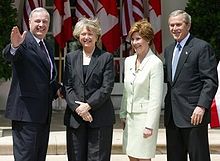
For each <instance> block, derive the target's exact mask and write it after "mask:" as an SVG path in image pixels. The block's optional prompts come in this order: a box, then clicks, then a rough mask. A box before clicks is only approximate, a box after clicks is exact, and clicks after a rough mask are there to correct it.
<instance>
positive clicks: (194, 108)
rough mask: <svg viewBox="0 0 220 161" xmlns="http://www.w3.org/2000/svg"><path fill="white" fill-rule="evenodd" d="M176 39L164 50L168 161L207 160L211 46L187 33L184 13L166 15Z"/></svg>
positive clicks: (212, 81)
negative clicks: (166, 89) (166, 88)
mask: <svg viewBox="0 0 220 161" xmlns="http://www.w3.org/2000/svg"><path fill="white" fill-rule="evenodd" d="M168 24H169V29H170V33H171V35H172V36H173V38H174V39H175V42H174V43H172V44H171V45H170V46H168V47H167V48H166V49H165V52H164V57H165V67H166V74H167V76H166V78H167V86H168V91H167V95H166V98H165V116H164V117H165V126H166V137H167V160H168V161H187V154H189V158H190V160H191V161H210V153H209V143H208V123H209V122H210V105H211V102H212V99H213V97H214V95H215V93H216V90H217V86H218V80H217V69H216V66H217V63H216V59H215V55H214V52H213V50H212V48H211V46H210V45H209V44H208V43H207V42H205V41H203V40H201V39H198V38H195V37H193V36H192V35H191V34H190V33H189V30H190V27H191V16H190V15H189V14H187V13H186V12H185V11H183V10H176V11H173V12H172V13H171V14H170V15H169V20H168Z"/></svg>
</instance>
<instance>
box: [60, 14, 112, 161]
mask: <svg viewBox="0 0 220 161" xmlns="http://www.w3.org/2000/svg"><path fill="white" fill-rule="evenodd" d="M73 35H74V37H75V38H76V39H77V40H78V41H79V42H80V44H81V46H82V48H80V49H78V50H76V51H74V52H71V53H68V54H67V55H66V62H65V76H64V86H65V92H66V101H67V108H66V112H65V116H64V124H65V125H66V127H67V155H68V160H69V161H109V160H110V155H111V146H112V133H113V124H114V122H115V114H114V108H113V104H112V101H111V92H112V89H113V86H114V68H113V55H112V54H110V53H108V52H105V51H103V50H101V49H99V48H98V47H97V45H96V44H97V42H98V40H99V38H100V36H101V28H100V25H99V22H98V20H97V19H87V18H83V19H81V20H80V21H79V22H77V24H76V25H75V29H74V31H73Z"/></svg>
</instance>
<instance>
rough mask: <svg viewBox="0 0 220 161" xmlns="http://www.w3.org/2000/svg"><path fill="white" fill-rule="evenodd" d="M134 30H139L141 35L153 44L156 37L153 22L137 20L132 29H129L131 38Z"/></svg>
mask: <svg viewBox="0 0 220 161" xmlns="http://www.w3.org/2000/svg"><path fill="white" fill-rule="evenodd" d="M134 32H138V33H139V35H140V36H141V37H142V38H143V39H144V40H146V41H147V42H149V45H152V44H153V39H154V31H153V28H152V26H151V24H150V23H149V22H148V21H147V20H145V19H143V20H140V21H137V22H135V23H134V24H133V25H132V27H131V29H130V31H129V37H130V38H131V36H132V34H133V33H134Z"/></svg>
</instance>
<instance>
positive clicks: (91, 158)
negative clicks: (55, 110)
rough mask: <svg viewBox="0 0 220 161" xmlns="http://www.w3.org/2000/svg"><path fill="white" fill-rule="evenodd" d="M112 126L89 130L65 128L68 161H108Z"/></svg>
mask: <svg viewBox="0 0 220 161" xmlns="http://www.w3.org/2000/svg"><path fill="white" fill-rule="evenodd" d="M112 133H113V126H108V127H99V128H91V127H89V126H88V125H87V124H81V125H80V126H79V128H77V129H73V128H70V127H67V133H66V134H67V156H68V161H110V156H111V147H112Z"/></svg>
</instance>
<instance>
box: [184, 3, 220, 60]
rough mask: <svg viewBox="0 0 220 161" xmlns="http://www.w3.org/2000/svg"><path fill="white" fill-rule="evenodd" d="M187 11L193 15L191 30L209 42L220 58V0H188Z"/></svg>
mask: <svg viewBox="0 0 220 161" xmlns="http://www.w3.org/2000/svg"><path fill="white" fill-rule="evenodd" d="M185 11H186V12H187V13H189V14H190V15H191V17H192V27H191V31H190V32H191V33H192V34H193V35H194V36H197V37H199V38H201V39H203V40H206V41H207V42H209V43H210V44H211V45H212V47H213V48H214V50H215V54H216V58H217V59H218V60H220V1H219V0H188V3H187V7H186V8H185Z"/></svg>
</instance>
